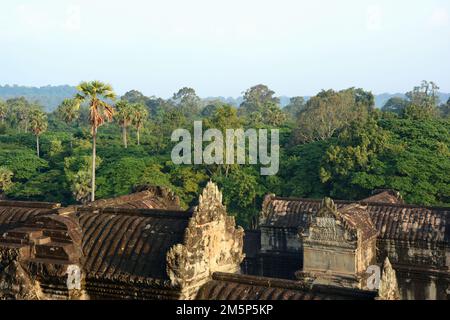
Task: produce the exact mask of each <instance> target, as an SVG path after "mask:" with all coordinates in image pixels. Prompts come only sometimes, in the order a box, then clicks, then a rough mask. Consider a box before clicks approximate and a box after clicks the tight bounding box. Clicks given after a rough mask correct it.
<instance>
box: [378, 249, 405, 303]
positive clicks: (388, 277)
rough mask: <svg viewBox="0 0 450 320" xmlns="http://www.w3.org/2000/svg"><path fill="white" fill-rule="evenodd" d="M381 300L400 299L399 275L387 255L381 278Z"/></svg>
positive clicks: (379, 295) (379, 296) (379, 297)
mask: <svg viewBox="0 0 450 320" xmlns="http://www.w3.org/2000/svg"><path fill="white" fill-rule="evenodd" d="M378 299H379V300H398V299H400V293H399V291H398V283H397V276H396V274H395V270H394V269H393V268H392V265H391V262H390V261H389V258H388V257H386V260H384V264H383V274H382V276H381V280H380V289H379V290H378Z"/></svg>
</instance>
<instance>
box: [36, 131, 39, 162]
mask: <svg viewBox="0 0 450 320" xmlns="http://www.w3.org/2000/svg"><path fill="white" fill-rule="evenodd" d="M36 153H37V156H38V158H39V135H36Z"/></svg>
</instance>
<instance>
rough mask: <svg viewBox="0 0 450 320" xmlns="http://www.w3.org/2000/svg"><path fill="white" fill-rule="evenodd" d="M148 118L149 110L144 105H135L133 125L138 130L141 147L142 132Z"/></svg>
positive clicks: (138, 142) (137, 134)
mask: <svg viewBox="0 0 450 320" xmlns="http://www.w3.org/2000/svg"><path fill="white" fill-rule="evenodd" d="M147 118H148V110H147V108H146V107H145V105H143V104H142V103H136V104H134V105H133V125H134V127H135V128H136V136H137V144H138V145H140V134H139V133H140V131H141V129H142V127H143V126H144V122H145V119H147Z"/></svg>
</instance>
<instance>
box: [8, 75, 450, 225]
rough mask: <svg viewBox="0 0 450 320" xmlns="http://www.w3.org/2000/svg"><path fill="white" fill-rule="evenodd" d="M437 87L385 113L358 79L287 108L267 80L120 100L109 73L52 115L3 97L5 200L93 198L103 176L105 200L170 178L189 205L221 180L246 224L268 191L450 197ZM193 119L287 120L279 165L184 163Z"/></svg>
mask: <svg viewBox="0 0 450 320" xmlns="http://www.w3.org/2000/svg"><path fill="white" fill-rule="evenodd" d="M96 90H101V92H102V94H103V96H102V97H98V96H97V95H96V94H94V92H100V91H96ZM437 90H438V88H437V86H436V84H434V83H432V82H423V83H422V84H420V85H419V86H417V87H415V88H413V89H412V90H411V91H410V92H408V93H406V94H405V95H404V97H403V98H402V97H395V98H391V99H389V100H388V101H387V102H386V104H385V106H384V107H383V108H382V109H381V110H380V109H377V108H375V104H376V103H375V100H376V98H375V96H374V95H373V94H372V93H371V92H367V91H365V90H363V89H359V88H349V89H346V90H342V91H334V90H324V91H321V92H319V93H318V94H317V95H316V96H313V97H311V98H309V99H305V98H303V97H300V96H299V97H293V98H291V99H290V100H289V101H288V103H287V105H286V106H285V107H284V108H282V106H281V105H280V99H279V98H277V97H276V95H275V92H274V91H272V90H271V89H270V88H269V87H267V86H265V85H262V84H260V85H256V86H254V87H251V88H249V89H248V90H246V91H245V94H244V96H243V98H242V102H241V103H240V105H239V106H235V105H233V104H230V103H227V102H226V101H224V100H221V99H201V98H200V97H199V96H198V95H197V93H196V92H195V90H194V89H193V88H187V87H185V88H181V89H180V90H178V91H177V92H175V93H174V94H173V96H172V97H171V98H169V99H163V98H158V97H147V96H145V95H144V94H142V93H141V92H139V91H137V90H132V91H129V92H127V93H125V94H124V95H122V96H121V97H117V98H116V97H115V95H114V94H113V88H112V87H110V86H108V85H106V84H103V83H99V82H86V83H83V84H82V85H80V87H79V90H78V91H75V92H71V94H70V97H68V98H67V97H66V98H64V99H62V100H60V101H59V103H58V105H57V107H56V109H54V111H52V112H48V108H44V107H43V105H42V104H39V103H36V101H34V100H33V99H26V98H24V97H12V98H9V99H5V100H2V99H0V197H3V198H10V199H20V200H39V201H55V202H61V203H63V204H73V203H83V202H87V201H89V200H90V199H91V198H92V191H93V190H92V181H93V174H95V183H94V185H95V188H94V189H95V190H94V191H95V193H96V197H97V198H108V197H115V196H119V195H124V194H127V193H130V192H132V191H133V189H134V188H135V187H137V186H140V185H160V186H166V187H169V188H171V189H172V190H173V191H174V192H175V193H177V194H178V195H179V196H180V198H181V200H182V204H183V206H184V207H188V206H190V205H194V204H195V201H196V199H197V196H198V193H199V191H200V190H201V188H202V187H203V186H204V185H205V184H206V182H207V181H208V180H210V179H211V180H213V181H215V182H217V183H218V184H219V186H220V188H221V189H222V190H223V193H224V202H225V204H226V205H227V207H228V210H229V211H230V213H232V214H233V215H235V216H236V217H237V219H238V222H239V223H240V224H242V225H244V226H245V227H250V226H251V225H252V224H253V223H254V222H255V219H256V217H257V214H258V212H259V210H260V208H261V202H262V199H263V196H264V195H265V194H267V193H275V194H277V195H280V196H296V197H312V198H321V197H324V196H331V197H333V198H336V199H349V200H353V199H361V198H363V197H366V196H368V195H370V194H371V192H372V191H373V190H375V189H381V188H390V189H395V190H397V191H399V192H400V193H401V194H402V196H403V198H404V199H405V201H406V202H408V203H412V204H419V205H439V206H450V119H449V116H450V112H449V110H450V99H449V101H447V102H446V103H441V102H440V101H439V99H438V98H437V92H438V91H437ZM77 92H78V94H77ZM93 106H95V108H96V109H95V112H97V113H93ZM46 110H47V111H46ZM194 120H203V123H204V130H206V129H207V128H217V129H219V130H221V131H225V130H226V129H227V128H244V129H245V128H267V129H271V128H278V129H280V143H281V152H280V171H279V173H278V174H277V175H276V176H261V175H260V174H259V172H260V171H259V168H258V166H255V165H225V164H224V165H195V166H187V165H174V164H173V163H172V161H171V159H170V152H171V149H172V147H173V145H174V143H173V142H171V140H170V135H171V132H172V131H173V130H175V129H177V128H185V129H188V130H192V125H193V121H194ZM93 150H95V154H93ZM94 160H95V161H94Z"/></svg>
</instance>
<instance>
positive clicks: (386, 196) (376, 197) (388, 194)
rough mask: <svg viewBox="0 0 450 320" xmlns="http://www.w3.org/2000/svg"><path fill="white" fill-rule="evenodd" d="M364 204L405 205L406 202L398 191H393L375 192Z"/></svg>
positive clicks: (382, 190)
mask: <svg viewBox="0 0 450 320" xmlns="http://www.w3.org/2000/svg"><path fill="white" fill-rule="evenodd" d="M361 201H364V202H380V203H397V204H403V203H404V201H403V199H402V197H401V195H400V193H399V192H398V191H395V190H391V189H381V190H375V191H374V192H373V193H372V195H371V196H370V197H368V198H366V199H364V200H361Z"/></svg>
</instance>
